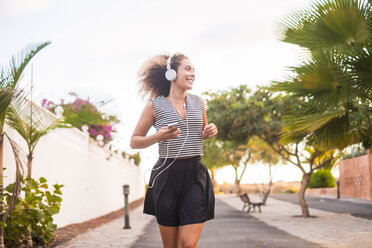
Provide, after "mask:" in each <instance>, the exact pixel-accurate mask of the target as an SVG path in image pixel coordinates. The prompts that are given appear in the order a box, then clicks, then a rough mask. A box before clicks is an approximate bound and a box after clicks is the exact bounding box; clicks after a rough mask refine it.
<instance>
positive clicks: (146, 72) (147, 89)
mask: <svg viewBox="0 0 372 248" xmlns="http://www.w3.org/2000/svg"><path fill="white" fill-rule="evenodd" d="M169 57H170V56H169V55H156V56H154V57H152V58H150V59H148V60H147V61H146V62H145V63H144V64H143V65H142V67H141V69H140V70H139V72H138V84H139V85H140V89H139V91H140V93H141V94H142V96H143V98H145V97H146V96H147V97H148V98H149V99H152V98H155V97H158V96H161V95H163V96H165V97H167V96H168V95H169V90H170V82H169V81H168V80H167V79H166V78H165V72H166V71H167V60H168V58H169ZM184 59H188V58H187V57H186V56H185V55H183V54H182V53H176V54H174V55H173V56H172V59H171V63H170V66H171V68H172V69H174V70H175V71H176V72H177V71H178V66H179V65H180V64H181V61H182V60H184Z"/></svg>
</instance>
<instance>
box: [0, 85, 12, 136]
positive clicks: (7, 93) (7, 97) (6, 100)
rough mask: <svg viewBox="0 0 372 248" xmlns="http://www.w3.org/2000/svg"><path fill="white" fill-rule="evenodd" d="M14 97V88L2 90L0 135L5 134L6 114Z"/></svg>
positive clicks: (0, 95) (0, 98)
mask: <svg viewBox="0 0 372 248" xmlns="http://www.w3.org/2000/svg"><path fill="white" fill-rule="evenodd" d="M13 95H14V90H13V89H12V88H9V87H8V88H0V133H2V132H3V128H4V122H5V116H6V112H7V110H8V107H9V104H10V102H11V101H12V98H13Z"/></svg>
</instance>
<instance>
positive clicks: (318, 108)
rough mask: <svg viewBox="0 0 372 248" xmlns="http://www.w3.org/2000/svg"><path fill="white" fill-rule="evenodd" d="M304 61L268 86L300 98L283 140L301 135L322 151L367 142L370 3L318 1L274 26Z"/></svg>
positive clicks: (371, 106) (370, 139)
mask: <svg viewBox="0 0 372 248" xmlns="http://www.w3.org/2000/svg"><path fill="white" fill-rule="evenodd" d="M277 31H278V33H279V34H280V35H281V39H282V40H283V41H284V42H288V43H292V44H295V45H298V46H300V47H301V48H302V49H303V51H305V59H304V61H303V62H302V64H301V65H300V66H298V67H294V68H293V72H294V76H293V77H291V78H290V79H289V80H288V81H284V82H275V83H274V84H273V88H274V89H275V90H278V91H285V92H287V93H289V95H291V96H292V97H294V98H298V99H300V100H301V101H302V102H303V105H302V108H301V110H300V111H299V112H297V113H295V114H293V115H291V116H287V121H288V125H287V131H290V132H286V133H285V134H284V136H285V138H286V139H287V140H292V141H293V140H296V139H297V138H298V137H300V136H301V137H306V139H307V140H310V141H312V143H313V144H314V145H316V146H317V147H319V148H321V149H322V150H328V149H343V148H345V147H347V146H349V145H352V144H358V143H363V144H364V146H365V147H366V148H369V147H371V145H372V122H371V121H370V119H371V117H372V98H371V95H372V83H371V82H372V2H371V1H365V0H321V1H318V2H315V3H314V4H313V5H312V6H311V7H309V8H308V9H306V10H302V11H298V12H295V13H292V14H290V15H288V16H287V17H285V18H284V19H283V21H281V22H280V23H279V24H278V28H277Z"/></svg>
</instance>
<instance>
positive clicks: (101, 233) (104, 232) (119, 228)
mask: <svg viewBox="0 0 372 248" xmlns="http://www.w3.org/2000/svg"><path fill="white" fill-rule="evenodd" d="M142 208H143V205H141V206H139V207H137V208H136V209H134V210H133V211H130V212H129V216H130V217H129V220H130V226H131V229H123V226H124V217H120V218H118V219H116V220H114V221H112V222H110V223H108V224H105V225H102V226H100V227H97V228H95V229H92V230H90V231H88V232H86V233H84V234H82V235H79V236H77V237H76V238H74V239H72V240H70V241H69V242H67V243H65V244H63V245H60V246H57V247H58V248H108V247H110V248H119V247H120V248H124V247H131V245H132V244H134V243H135V242H136V240H137V239H138V238H139V237H140V236H141V235H142V234H143V232H144V229H145V227H146V226H147V225H148V224H149V223H150V222H151V221H152V220H153V218H152V217H151V216H149V215H145V214H143V213H142Z"/></svg>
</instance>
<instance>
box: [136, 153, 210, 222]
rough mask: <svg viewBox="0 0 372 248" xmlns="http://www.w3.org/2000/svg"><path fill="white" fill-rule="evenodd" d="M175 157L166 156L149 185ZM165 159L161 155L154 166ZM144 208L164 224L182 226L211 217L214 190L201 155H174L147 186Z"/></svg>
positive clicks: (153, 172)
mask: <svg viewBox="0 0 372 248" xmlns="http://www.w3.org/2000/svg"><path fill="white" fill-rule="evenodd" d="M173 160H174V159H173V158H168V159H167V161H166V163H165V164H164V165H163V166H162V167H161V168H160V169H158V170H153V171H152V173H151V176H150V181H149V185H151V184H152V183H153V180H154V178H155V177H156V175H157V174H158V173H160V172H161V171H162V170H163V169H164V168H166V167H167V165H169V164H170V163H171V162H172V161H173ZM163 163H164V158H159V160H158V161H157V162H156V164H155V165H154V169H155V168H158V167H159V166H161V165H162V164H163ZM143 212H144V213H146V214H151V215H154V216H155V217H156V219H157V222H158V224H160V225H163V226H183V225H189V224H195V223H203V222H205V221H207V220H210V219H213V218H214V192H213V186H212V182H211V179H210V176H209V173H208V170H207V168H206V167H205V165H204V164H203V163H202V161H201V158H200V156H196V157H192V158H186V159H176V160H175V161H174V163H173V164H172V165H171V166H170V167H169V168H168V169H166V170H165V171H163V172H162V173H161V174H160V175H159V176H158V177H157V178H156V180H155V183H154V186H153V188H148V189H147V192H146V197H145V203H144V209H143Z"/></svg>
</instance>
